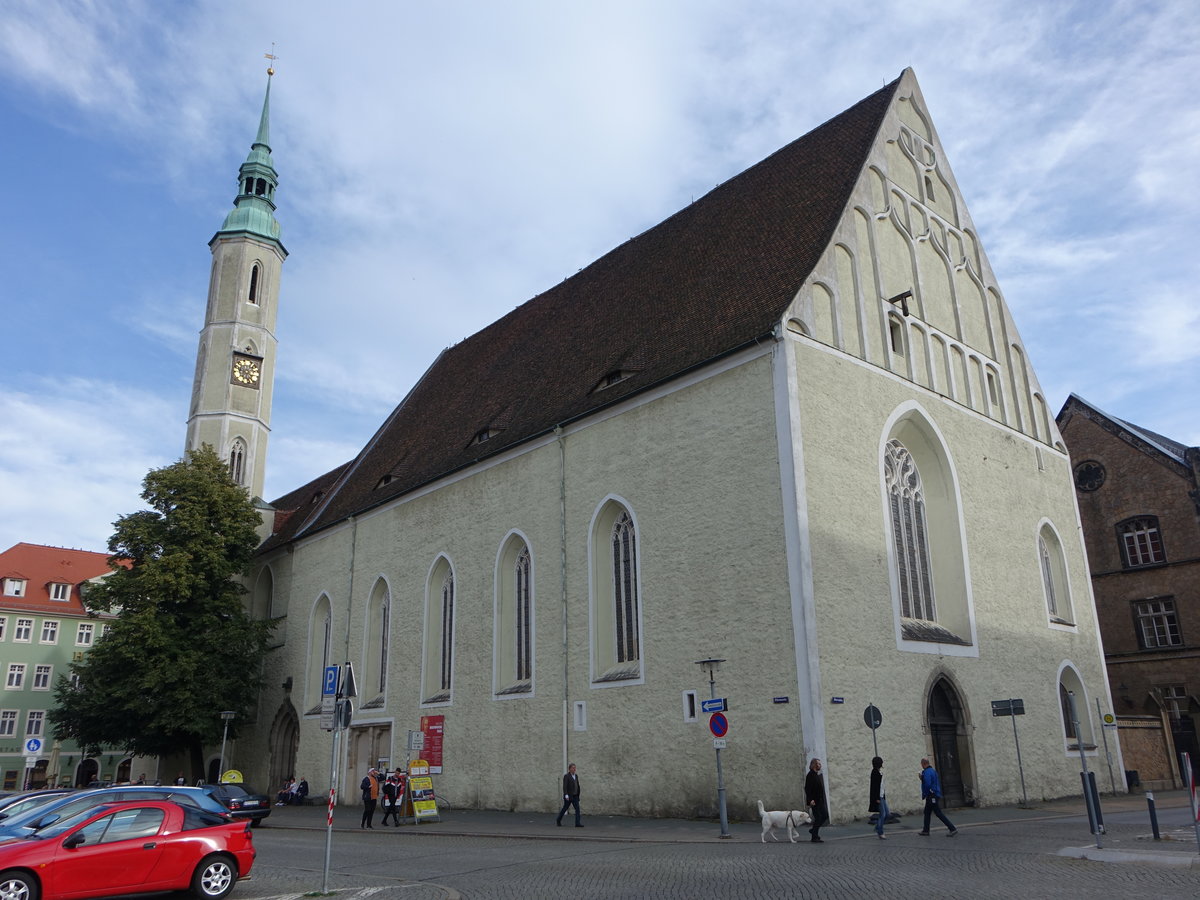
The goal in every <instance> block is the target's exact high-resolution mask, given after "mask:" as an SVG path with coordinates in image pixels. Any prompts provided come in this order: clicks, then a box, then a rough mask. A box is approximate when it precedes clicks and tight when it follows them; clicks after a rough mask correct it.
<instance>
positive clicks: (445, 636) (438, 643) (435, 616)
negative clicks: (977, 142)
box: [421, 556, 454, 703]
mask: <svg viewBox="0 0 1200 900" xmlns="http://www.w3.org/2000/svg"><path fill="white" fill-rule="evenodd" d="M424 657H425V659H424V666H423V667H422V683H423V688H422V691H421V694H422V698H423V702H424V703H447V702H449V700H450V689H451V687H452V680H453V674H454V569H453V568H452V567H451V566H450V561H449V560H448V559H446V558H445V557H444V556H443V557H440V558H439V559H438V561H437V562H436V563H435V564H434V566H433V570H432V571H431V572H430V576H429V583H428V586H427V588H426V598H425V653H424Z"/></svg>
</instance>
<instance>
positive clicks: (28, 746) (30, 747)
mask: <svg viewBox="0 0 1200 900" xmlns="http://www.w3.org/2000/svg"><path fill="white" fill-rule="evenodd" d="M41 749H42V742H41V741H39V740H38V739H37V738H30V739H29V740H27V741H26V742H25V750H26V752H27V753H37V752H38V751H39V750H41Z"/></svg>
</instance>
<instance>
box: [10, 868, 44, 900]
mask: <svg viewBox="0 0 1200 900" xmlns="http://www.w3.org/2000/svg"><path fill="white" fill-rule="evenodd" d="M40 893H41V889H40V888H38V883H37V881H36V880H35V879H34V877H33V876H32V875H30V874H28V873H27V872H18V871H17V870H16V869H11V870H9V871H7V872H0V900H37V898H38V895H39V894H40Z"/></svg>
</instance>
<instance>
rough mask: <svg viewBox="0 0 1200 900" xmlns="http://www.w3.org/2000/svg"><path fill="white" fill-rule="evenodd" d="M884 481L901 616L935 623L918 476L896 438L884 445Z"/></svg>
mask: <svg viewBox="0 0 1200 900" xmlns="http://www.w3.org/2000/svg"><path fill="white" fill-rule="evenodd" d="M884 479H885V483H886V484H887V490H888V506H889V509H890V510H891V518H892V541H893V544H894V547H895V552H896V567H897V570H898V571H897V575H898V579H899V582H900V611H901V615H903V616H905V617H906V618H910V619H925V620H927V621H930V622H936V621H937V610H936V607H935V605H934V597H933V578H932V569H931V568H930V564H929V535H928V528H927V525H926V521H925V495H924V490H923V489H922V487H921V473H920V472H919V471H918V470H917V464H916V462H915V461H914V460H913V458H912V454H910V453H909V452H908V450H907V449H905V447H904V445H903V444H901V443H900V442H899V441H897V440H895V439H893V440H890V441H888V444H887V454H886V456H885V457H884Z"/></svg>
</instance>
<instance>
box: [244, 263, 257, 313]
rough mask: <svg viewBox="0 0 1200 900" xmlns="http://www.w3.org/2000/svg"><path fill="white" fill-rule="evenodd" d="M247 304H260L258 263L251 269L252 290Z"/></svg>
mask: <svg viewBox="0 0 1200 900" xmlns="http://www.w3.org/2000/svg"><path fill="white" fill-rule="evenodd" d="M246 302H247V303H257V302H258V263H255V264H254V265H253V266H251V267H250V290H249V291H248V292H247V294H246Z"/></svg>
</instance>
